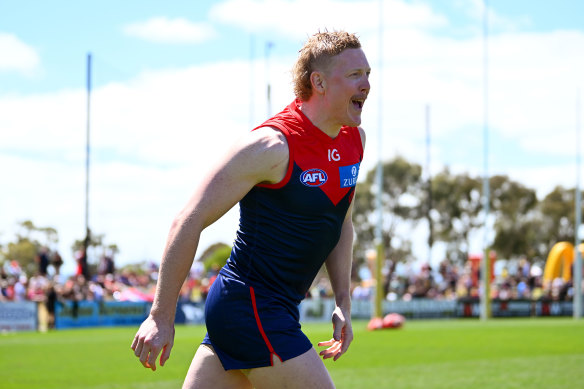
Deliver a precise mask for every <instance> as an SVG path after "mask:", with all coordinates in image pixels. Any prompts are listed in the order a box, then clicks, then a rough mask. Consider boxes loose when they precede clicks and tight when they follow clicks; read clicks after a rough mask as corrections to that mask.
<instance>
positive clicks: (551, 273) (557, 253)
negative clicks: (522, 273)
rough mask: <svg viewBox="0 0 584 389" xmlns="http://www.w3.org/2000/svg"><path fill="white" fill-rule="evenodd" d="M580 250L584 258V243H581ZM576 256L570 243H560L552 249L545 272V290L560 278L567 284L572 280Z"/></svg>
mask: <svg viewBox="0 0 584 389" xmlns="http://www.w3.org/2000/svg"><path fill="white" fill-rule="evenodd" d="M578 249H579V250H580V255H583V256H584V243H581V244H580V245H579V246H578ZM574 255H575V252H574V245H573V244H572V243H570V242H558V243H556V244H555V245H554V247H552V249H551V250H550V253H549V255H548V257H547V261H546V262H545V269H544V271H543V285H544V288H545V287H549V285H550V284H551V282H552V281H553V280H554V279H555V278H558V277H560V276H561V277H562V278H563V279H564V281H566V282H567V281H571V280H572V264H573V263H574Z"/></svg>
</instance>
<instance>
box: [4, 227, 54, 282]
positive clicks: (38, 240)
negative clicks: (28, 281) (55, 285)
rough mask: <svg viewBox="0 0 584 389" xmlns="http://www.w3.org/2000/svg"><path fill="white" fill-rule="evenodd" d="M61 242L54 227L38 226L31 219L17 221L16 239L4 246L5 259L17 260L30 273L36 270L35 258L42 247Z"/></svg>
mask: <svg viewBox="0 0 584 389" xmlns="http://www.w3.org/2000/svg"><path fill="white" fill-rule="evenodd" d="M58 242H59V234H58V233H57V230H55V229H54V228H52V227H37V226H35V224H34V223H33V222H32V221H30V220H25V221H22V222H19V223H17V226H16V233H15V240H14V241H13V242H8V243H7V244H6V245H5V246H3V247H2V248H0V249H1V251H0V255H1V256H2V257H3V259H4V260H16V261H18V263H19V264H20V267H21V268H22V269H23V270H24V271H25V272H26V273H27V274H29V275H32V274H34V273H35V272H36V269H37V266H36V264H35V258H36V255H37V253H38V252H39V251H40V249H41V247H47V248H50V247H51V246H54V245H55V244H57V243H58Z"/></svg>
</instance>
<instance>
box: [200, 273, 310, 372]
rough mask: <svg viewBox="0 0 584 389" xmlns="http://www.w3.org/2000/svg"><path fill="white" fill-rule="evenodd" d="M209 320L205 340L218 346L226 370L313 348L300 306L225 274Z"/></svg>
mask: <svg viewBox="0 0 584 389" xmlns="http://www.w3.org/2000/svg"><path fill="white" fill-rule="evenodd" d="M205 322H206V325H207V334H206V335H205V339H204V340H203V342H202V343H203V344H207V345H211V346H213V348H214V349H215V352H216V353H217V355H218V357H219V359H220V360H221V364H222V365H223V368H224V369H225V370H231V369H251V368H256V367H264V366H271V365H273V363H274V358H278V359H280V361H282V362H284V361H286V360H288V359H291V358H294V357H297V356H299V355H302V354H304V353H305V352H306V351H308V350H310V348H312V344H311V343H310V341H309V340H308V338H307V337H306V335H304V333H302V331H301V330H300V322H299V313H298V306H297V305H295V304H290V303H286V302H285V301H283V300H282V299H281V298H280V299H279V298H278V296H274V295H269V294H268V293H263V292H261V291H260V290H259V289H257V288H253V287H250V286H248V285H245V284H244V283H242V282H241V281H238V280H234V279H231V278H226V277H224V276H222V275H219V276H218V277H217V279H216V280H215V282H213V285H212V286H211V289H210V291H209V295H208V296H207V300H206V302H205Z"/></svg>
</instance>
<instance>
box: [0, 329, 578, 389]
mask: <svg viewBox="0 0 584 389" xmlns="http://www.w3.org/2000/svg"><path fill="white" fill-rule="evenodd" d="M365 326H366V322H356V323H354V329H355V341H354V342H353V344H352V345H351V349H350V350H349V352H348V353H347V354H346V355H344V356H343V357H342V358H341V359H340V360H338V361H337V362H332V361H326V365H327V367H328V369H329V371H330V372H331V375H332V376H333V379H334V381H335V383H336V385H337V388H408V389H416V388H437V389H439V388H473V389H480V388H498V389H501V388H522V389H525V388H530V389H532V388H576V387H580V388H582V387H584V320H580V321H575V320H573V319H571V318H561V319H557V318H554V319H544V318H537V319H499V320H491V321H488V322H480V321H477V320H437V321H409V322H407V323H406V324H405V326H404V328H402V329H399V330H385V331H376V332H368V331H367V330H366V329H365ZM303 329H304V331H305V332H306V334H307V335H308V336H309V337H310V339H311V340H312V341H313V342H314V343H316V342H317V341H319V340H325V339H329V338H330V336H331V329H330V325H329V324H327V323H324V324H320V323H319V324H305V325H303ZM135 330H136V328H129V327H125V328H97V329H79V330H65V331H53V332H49V333H11V334H3V335H0V388H2V389H12V388H14V389H35V388H39V389H51V388H59V389H61V388H95V389H97V388H99V389H102V388H103V389H105V388H120V389H121V388H124V389H126V388H128V389H130V388H148V389H149V388H161V389H162V388H180V387H181V385H182V380H183V378H184V375H185V373H186V371H187V368H188V366H189V363H190V360H191V358H192V355H193V353H194V350H195V349H196V347H197V346H198V343H199V342H200V340H201V339H202V337H203V335H204V331H205V330H204V327H201V326H179V327H177V329H176V340H175V346H174V349H173V353H172V355H171V359H170V360H169V361H168V362H167V364H166V366H164V367H163V368H159V369H158V370H157V371H156V372H152V371H150V370H146V369H144V368H142V366H141V365H140V364H139V362H138V360H137V358H135V357H134V355H133V354H132V352H131V350H130V344H131V341H132V338H133V336H134V333H135Z"/></svg>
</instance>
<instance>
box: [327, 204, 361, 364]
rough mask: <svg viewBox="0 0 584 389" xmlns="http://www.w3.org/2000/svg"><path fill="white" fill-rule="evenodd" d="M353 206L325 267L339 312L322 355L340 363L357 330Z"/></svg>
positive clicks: (335, 316)
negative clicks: (353, 319) (353, 294)
mask: <svg viewBox="0 0 584 389" xmlns="http://www.w3.org/2000/svg"><path fill="white" fill-rule="evenodd" d="M352 208H353V206H352V205H351V207H349V210H348V211H347V215H346V216H345V220H344V221H343V226H342V229H341V237H340V238H339V242H338V243H337V245H336V246H335V248H334V249H333V251H331V253H330V255H329V256H328V258H327V260H326V262H325V265H326V269H327V272H328V274H329V278H330V281H331V285H332V287H333V292H334V294H335V305H336V307H335V310H334V311H333V317H332V322H333V338H332V339H331V340H329V341H327V342H320V343H318V345H319V346H325V347H328V348H327V349H326V350H323V351H321V352H320V355H321V356H322V357H323V358H324V359H327V358H333V360H335V361H336V360H337V359H339V358H340V357H341V355H343V354H344V353H345V352H346V351H347V349H348V348H349V345H350V344H351V341H352V340H353V328H352V326H351V266H352V263H353V221H352V218H351V213H352V212H351V210H352Z"/></svg>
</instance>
